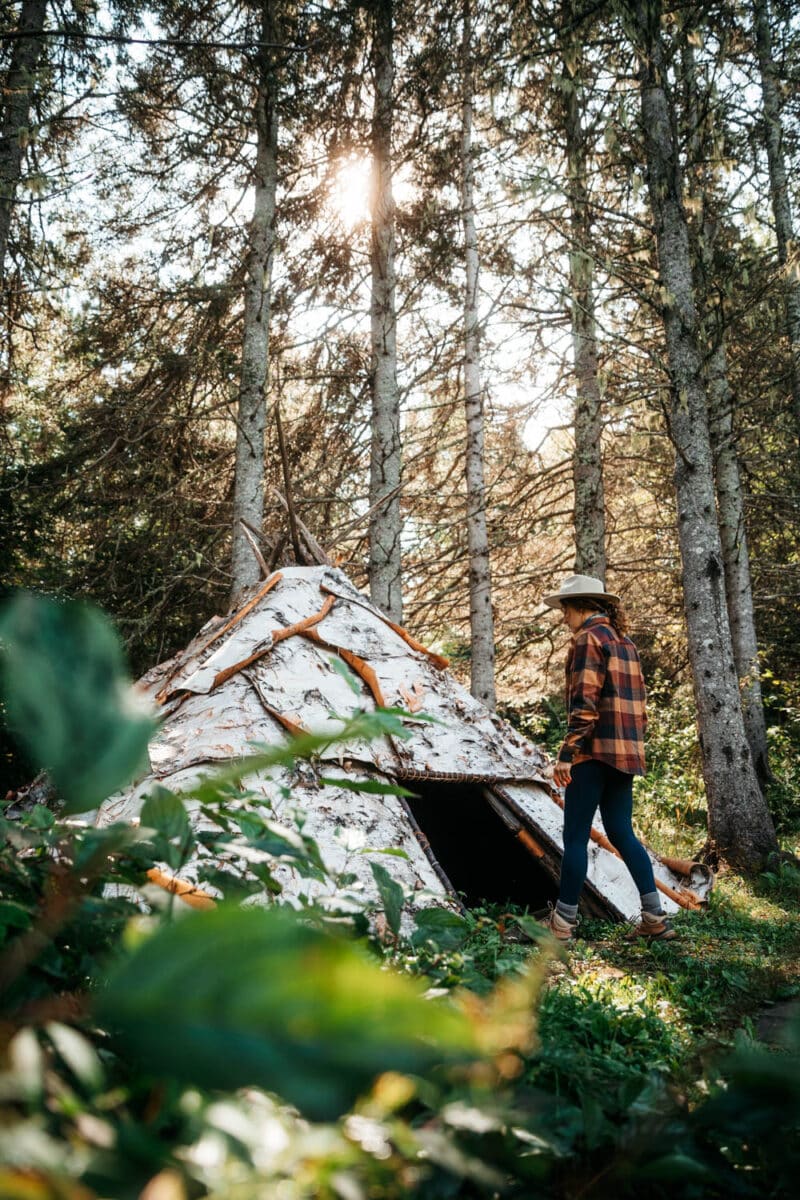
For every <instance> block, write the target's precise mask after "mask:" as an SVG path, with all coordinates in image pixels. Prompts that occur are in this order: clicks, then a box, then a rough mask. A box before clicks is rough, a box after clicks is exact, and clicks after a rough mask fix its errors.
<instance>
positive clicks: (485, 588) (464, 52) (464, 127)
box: [461, 0, 496, 709]
mask: <svg viewBox="0 0 800 1200" xmlns="http://www.w3.org/2000/svg"><path fill="white" fill-rule="evenodd" d="M461 68H462V104H461V220H462V224H463V228H464V267H465V273H466V292H465V296H464V410H465V414H466V423H467V444H466V485H467V544H468V549H469V623H470V650H471V658H470V690H471V692H472V695H473V696H474V697H475V699H476V700H480V701H481V703H483V704H485V705H486V706H487V708H491V709H494V707H495V704H496V697H495V686H494V616H493V613H492V577H491V564H490V559H489V533H488V528H487V522H486V483H485V477H484V421H483V387H482V385H481V358H480V320H479V316H478V280H479V273H480V261H479V256H478V235H477V229H476V221H475V159H474V150H473V142H472V122H473V95H474V82H475V81H474V68H473V57H472V6H471V2H470V0H464V7H463V30H462V40H461Z"/></svg>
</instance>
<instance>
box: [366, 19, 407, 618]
mask: <svg viewBox="0 0 800 1200" xmlns="http://www.w3.org/2000/svg"><path fill="white" fill-rule="evenodd" d="M373 14H374V29H373V40H372V68H373V78H374V86H375V105H374V109H373V115H372V186H371V195H370V210H371V219H372V229H371V239H370V269H371V280H372V300H371V306H370V317H371V339H372V452H371V457H370V480H369V502H370V507H373V506H374V511H373V515H372V517H371V518H370V523H369V586H370V596H371V598H372V601H373V603H374V604H377V605H378V607H379V608H381V609H383V611H384V612H385V613H386V614H387V616H389V617H391V618H392V620H394V621H397V622H401V621H402V617H403V600H402V588H401V550H400V534H401V528H402V525H401V518H400V493H399V486H400V480H401V473H402V449H401V443H400V393H399V390H398V387H397V318H396V314H395V294H394V293H395V274H394V198H393V196H392V108H393V103H394V101H393V95H392V89H393V83H394V62H393V52H392V32H393V31H392V0H373ZM384 496H387V497H388V499H387V500H386V503H385V504H381V503H380V501H381V499H382V497H384Z"/></svg>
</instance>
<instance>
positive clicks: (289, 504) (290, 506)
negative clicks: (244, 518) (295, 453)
mask: <svg viewBox="0 0 800 1200" xmlns="http://www.w3.org/2000/svg"><path fill="white" fill-rule="evenodd" d="M275 428H276V429H277V431H278V449H279V450H280V455H281V465H282V467H283V486H284V488H285V489H286V511H287V512H288V514H289V532H290V534H291V536H292V548H293V549H294V556H295V559H296V560H297V562H298V564H299V565H300V566H304V565H305V558H304V555H303V554H302V552H301V550H300V538H299V536H298V533H297V517H296V516H295V511H294V499H293V497H292V480H291V477H290V475H289V458H288V455H287V453H286V442H285V441H284V437H283V422H282V421H281V406H280V403H279V401H278V400H277V399H276V401H275Z"/></svg>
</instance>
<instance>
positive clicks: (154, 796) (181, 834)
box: [139, 785, 191, 841]
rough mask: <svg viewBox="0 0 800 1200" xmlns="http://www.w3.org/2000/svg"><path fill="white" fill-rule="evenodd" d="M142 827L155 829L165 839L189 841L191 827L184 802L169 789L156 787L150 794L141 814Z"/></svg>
mask: <svg viewBox="0 0 800 1200" xmlns="http://www.w3.org/2000/svg"><path fill="white" fill-rule="evenodd" d="M139 819H140V822H141V824H142V825H144V826H145V827H146V828H147V829H155V830H156V832H157V833H160V834H161V835H162V837H165V838H180V840H181V841H184V840H188V838H189V837H190V835H191V825H190V824H189V818H188V816H187V815H186V808H185V806H184V804H183V801H182V800H181V799H179V797H178V796H176V795H175V793H174V792H170V791H169V790H168V789H167V788H164V787H159V786H158V785H156V786H155V787H154V788H153V790H152V791H151V792H150V793H149V795H148V797H147V799H146V800H145V802H144V804H143V805H142V811H141V813H140V814H139Z"/></svg>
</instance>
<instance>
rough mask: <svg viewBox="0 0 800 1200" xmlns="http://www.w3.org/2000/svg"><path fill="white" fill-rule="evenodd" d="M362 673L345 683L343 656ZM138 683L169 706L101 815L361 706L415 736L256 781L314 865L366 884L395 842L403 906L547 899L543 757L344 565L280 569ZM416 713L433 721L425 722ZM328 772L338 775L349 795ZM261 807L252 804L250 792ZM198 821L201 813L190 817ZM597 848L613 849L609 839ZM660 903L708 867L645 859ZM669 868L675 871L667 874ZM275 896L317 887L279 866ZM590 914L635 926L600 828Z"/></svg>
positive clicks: (557, 844) (632, 907) (695, 901)
mask: <svg viewBox="0 0 800 1200" xmlns="http://www.w3.org/2000/svg"><path fill="white" fill-rule="evenodd" d="M337 658H338V659H341V660H343V661H344V662H345V663H346V664H347V666H348V667H349V670H350V672H351V673H352V675H353V676H354V677H355V678H356V679H357V681H358V683H359V685H360V689H361V694H360V696H358V697H356V696H354V694H353V691H352V686H351V684H352V679H351V680H350V681H348V679H347V678H346V677H345V674H343V673H342V672H341V671H340V670H337V669H336V666H335V665H334V664H335V660H336V659H337ZM140 687H141V688H143V689H144V690H146V692H147V693H148V694H149V695H150V696H151V697H152V699H153V700H154V701H155V703H156V704H157V705H158V706H159V707H160V709H161V712H162V714H163V718H164V719H163V723H162V725H161V727H160V729H159V732H158V735H157V737H156V738H155V739H154V740H153V742H151V744H150V773H149V774H148V775H147V777H146V778H145V779H143V780H139V781H138V782H137V783H136V784H135V785H134V786H132V787H130V788H129V789H128V790H126V791H125V792H122V793H120V794H118V795H115V796H112V797H111V798H109V799H108V800H107V801H106V802H105V803H104V804H103V806H102V808H101V809H100V810H99V813H98V816H97V821H98V823H99V824H108V823H110V822H112V821H119V820H135V819H136V818H137V817H138V814H139V812H140V809H141V806H142V804H143V802H144V799H145V797H146V796H147V794H148V792H149V791H151V790H152V788H153V785H154V784H155V783H158V784H161V785H162V786H164V787H168V788H170V789H171V790H172V791H174V792H177V793H180V792H181V791H185V790H187V789H188V787H189V785H190V784H192V783H194V782H195V781H196V780H197V778H198V777H199V776H201V775H203V774H207V773H208V772H209V771H210V770H211V769H213V768H214V767H215V766H220V765H222V764H225V763H229V762H231V761H235V760H236V759H239V758H241V757H244V756H246V755H248V754H251V753H252V752H253V750H252V747H253V743H259V744H261V745H263V744H265V743H266V744H268V745H273V744H276V743H280V742H281V741H283V740H285V739H286V737H287V736H288V734H289V733H291V732H297V731H300V730H309V731H315V732H316V731H322V730H331V731H334V730H338V729H340V728H341V723H340V722H338V721H337V720H336V719H335V718H333V717H332V715H331V714H347V713H349V712H351V711H352V710H353V708H354V707H361V708H363V709H367V710H369V709H374V708H375V707H376V706H382V707H402V708H404V709H406V710H407V711H408V712H409V714H410V715H409V717H408V719H407V721H404V724H406V726H407V730H408V732H409V735H410V736H409V737H408V739H407V740H399V739H397V738H389V737H383V738H381V739H379V740H378V741H376V742H371V743H369V744H367V743H364V742H358V743H354V744H348V745H342V744H336V745H332V746H331V747H330V748H329V749H327V750H323V751H322V753H321V755H320V759H321V762H320V763H319V766H318V767H316V766H314V764H308V765H307V766H306V767H304V769H303V770H301V771H299V772H295V774H294V775H293V777H292V778H288V777H286V776H281V775H280V773H278V774H276V773H275V772H272V773H269V774H263V775H256V776H250V777H248V780H247V783H248V787H249V788H250V789H251V790H252V791H253V792H255V793H256V794H258V793H259V792H260V793H261V794H263V796H264V807H265V811H268V812H269V815H270V816H271V817H272V818H273V819H277V820H281V819H282V816H284V817H285V816H287V815H288V813H289V812H290V811H292V810H298V809H299V810H301V811H302V813H303V819H304V827H303V830H304V833H306V834H310V835H311V836H312V837H314V838H315V839H316V841H317V843H318V845H319V847H320V851H321V854H322V858H323V860H324V861H325V862H326V863H327V864H328V865H329V866H330V867H331V868H332V869H333V870H336V871H339V870H343V869H345V867H346V869H347V870H349V871H352V872H353V873H354V874H355V875H356V876H357V877H358V879H359V880H360V881H361V883H362V884H363V887H364V888H365V889H366V890H367V891H368V892H374V891H375V882H374V879H373V875H372V871H371V869H370V858H371V856H370V854H369V853H363V852H361V853H358V852H355V853H354V848H355V849H356V850H358V849H361V850H362V851H363V850H364V849H366V850H369V849H370V848H371V849H374V850H376V851H378V850H384V849H386V848H391V849H396V850H397V849H399V850H403V851H404V852H405V855H406V857H401V856H398V857H393V858H392V859H391V860H390V859H383V860H382V861H383V863H384V865H387V866H388V868H389V869H390V872H391V874H392V875H393V876H394V877H395V878H396V879H397V880H398V882H399V883H401V884H402V885H403V887H404V889H405V891H406V893H407V895H408V896H409V897H410V898H411V899H410V901H409V905H410V906H411V907H413V902H414V898H415V897H416V896H419V895H420V894H421V893H424V894H425V896H426V897H427V899H426V903H430V902H431V900H430V897H431V895H433V896H434V897H437V898H439V899H440V900H441V901H442V902H447V901H448V900H452V899H454V898H455V896H456V895H460V896H461V897H462V898H463V899H464V900H465V901H466V903H473V902H477V901H478V900H480V899H484V898H485V899H489V900H500V901H505V900H512V901H515V902H517V903H522V904H528V905H529V906H530V907H531V908H538V907H541V906H542V905H543V904H544V903H545V902H546V901H547V900H550V899H554V898H555V895H556V888H557V880H558V873H559V866H560V858H561V851H562V841H561V823H562V814H561V809H560V798H559V797H558V793H556V792H554V791H553V790H552V788H551V785H550V784H549V783H548V781H547V779H546V770H545V768H546V765H547V764H546V758H545V755H544V754H543V753H542V751H541V750H540V749H539V748H538V747H536V746H535V745H533V744H532V743H530V742H529V741H526V740H525V739H524V738H523V737H521V736H520V735H519V734H518V733H517V732H516V731H515V730H514V729H513V728H512V727H511V726H510V725H508V724H507V723H506V722H504V721H502V720H501V719H500V718H499V717H497V716H496V715H495V714H493V713H491V712H489V711H488V710H487V709H485V708H484V707H483V706H482V705H481V704H480V703H479V702H478V701H476V700H474V699H473V698H472V696H470V694H469V692H468V691H467V690H466V689H465V688H464V687H462V686H461V684H460V683H459V682H458V681H457V680H456V679H455V677H454V676H453V675H452V674H450V672H449V671H448V670H447V662H446V660H445V659H443V658H441V656H439V655H437V654H435V653H433V652H431V651H429V650H427V649H426V648H425V647H424V646H422V645H421V644H420V643H419V642H417V641H416V640H415V639H414V638H413V637H412V636H411V635H410V634H409V633H407V632H406V631H405V630H403V629H401V628H400V627H399V626H397V625H394V624H393V623H392V622H390V621H389V620H388V619H387V618H386V617H385V616H384V615H383V614H382V613H381V612H380V611H379V610H378V609H376V608H375V607H374V606H373V605H372V604H371V603H370V602H369V600H367V599H366V598H365V597H364V596H363V595H362V594H361V593H360V592H359V591H358V590H357V589H356V588H355V587H354V586H353V584H352V583H351V582H350V581H349V580H348V579H347V577H346V576H345V575H344V574H343V573H342V572H341V571H339V570H337V569H334V568H331V567H324V566H319V567H288V568H284V569H282V570H281V571H278V572H276V573H275V574H273V575H272V576H271V577H270V578H269V579H268V580H267V581H266V582H265V583H263V584H262V585H261V586H260V587H259V588H258V589H256V590H255V591H254V593H253V594H252V595H251V596H250V598H249V599H248V600H247V602H246V603H244V604H243V605H242V606H241V607H240V608H239V609H238V610H237V611H235V612H234V613H233V614H231V615H229V616H228V617H227V618H214V620H212V621H210V622H209V623H208V624H207V625H206V626H205V627H204V628H203V629H202V630H201V631H200V633H199V634H198V636H197V637H196V638H195V639H194V641H193V642H192V643H191V644H190V645H189V646H188V647H187V649H186V650H185V652H183V653H182V654H179V655H178V656H177V657H176V658H173V659H171V660H170V661H169V662H166V663H162V664H161V665H160V666H158V667H156V668H154V669H153V670H152V671H150V672H149V673H148V674H147V675H146V676H145V677H144V679H143V680H141V682H140ZM416 712H424V713H425V714H428V715H430V716H431V717H434V718H435V723H429V722H422V721H420V720H419V719H418V718H415V716H414V713H416ZM320 775H324V776H325V778H326V779H328V780H330V779H331V778H333V779H341V780H342V787H341V788H340V787H337V786H335V785H332V784H330V783H328V784H326V785H325V786H323V785H322V784H321V783H320V781H319V777H320ZM370 779H371V780H376V781H379V782H381V781H382V782H390V783H391V782H398V783H401V784H403V785H404V786H405V787H407V788H408V789H409V790H410V791H412V792H413V793H414V797H413V798H411V799H406V798H404V797H398V796H394V795H383V794H369V793H364V792H353V791H352V790H351V789H349V788H348V787H347V784H348V782H352V781H353V780H370ZM251 803H253V804H256V805H257V800H253V801H251ZM192 819H193V820H194V821H200V820H202V817H201V814H200V812H199V810H198V811H197V812H193V813H192ZM604 843H605V844H604ZM651 858H652V859H653V865H654V869H655V873H656V878H657V881H658V883H659V887H660V888H661V890H662V893H663V904H664V908H665V909H666V910H667V911H670V912H674V911H675V910H676V909H677V908H678V907H679V906H684V907H687V908H696V907H699V906H700V904H702V902H703V901H704V900H705V898H706V895H707V892H708V890H709V887H710V883H711V880H710V876H709V873H708V871H707V870H706V869H705V868H702V867H699V866H697V865H696V864H695V865H693V864H689V863H679V862H676V861H675V860H668V862H671V866H670V865H665V863H664V862H663V861H662V860H660V859H658V858H657V857H656V856H655V855H652V854H651ZM676 866H677V867H678V871H677V872H676V870H674V869H672V868H674V867H676ZM278 877H279V879H280V882H281V883H282V885H283V888H284V894H286V895H288V896H289V897H291V896H292V895H296V894H299V893H300V892H304V893H306V894H308V893H309V892H310V891H313V883H312V884H310V883H309V880H308V879H305V878H300V877H299V876H296V875H295V873H294V872H293V870H292V868H291V865H289V864H286V865H283V866H281V867H280V868H279V871H278ZM582 903H583V908H584V911H586V912H587V913H590V914H594V915H598V916H605V917H611V918H615V919H629V918H631V917H634V916H635V915H636V914H637V913H638V904H639V898H638V895H637V892H636V888H635V886H634V884H633V881H632V880H631V878H630V876H629V875H628V872H627V870H626V869H625V867H624V865H623V863H622V862H621V860H620V859H619V858H618V857H617V855H616V854H615V852H614V851H613V848H612V847H611V846H610V844H609V843H608V842H607V841H606V839H605V838H604V835H603V833H602V828H601V826H600V825H599V823H598V826H597V828H596V830H594V831H593V835H592V842H591V844H590V853H589V874H588V879H587V886H586V888H585V889H584V900H583V902H582Z"/></svg>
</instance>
